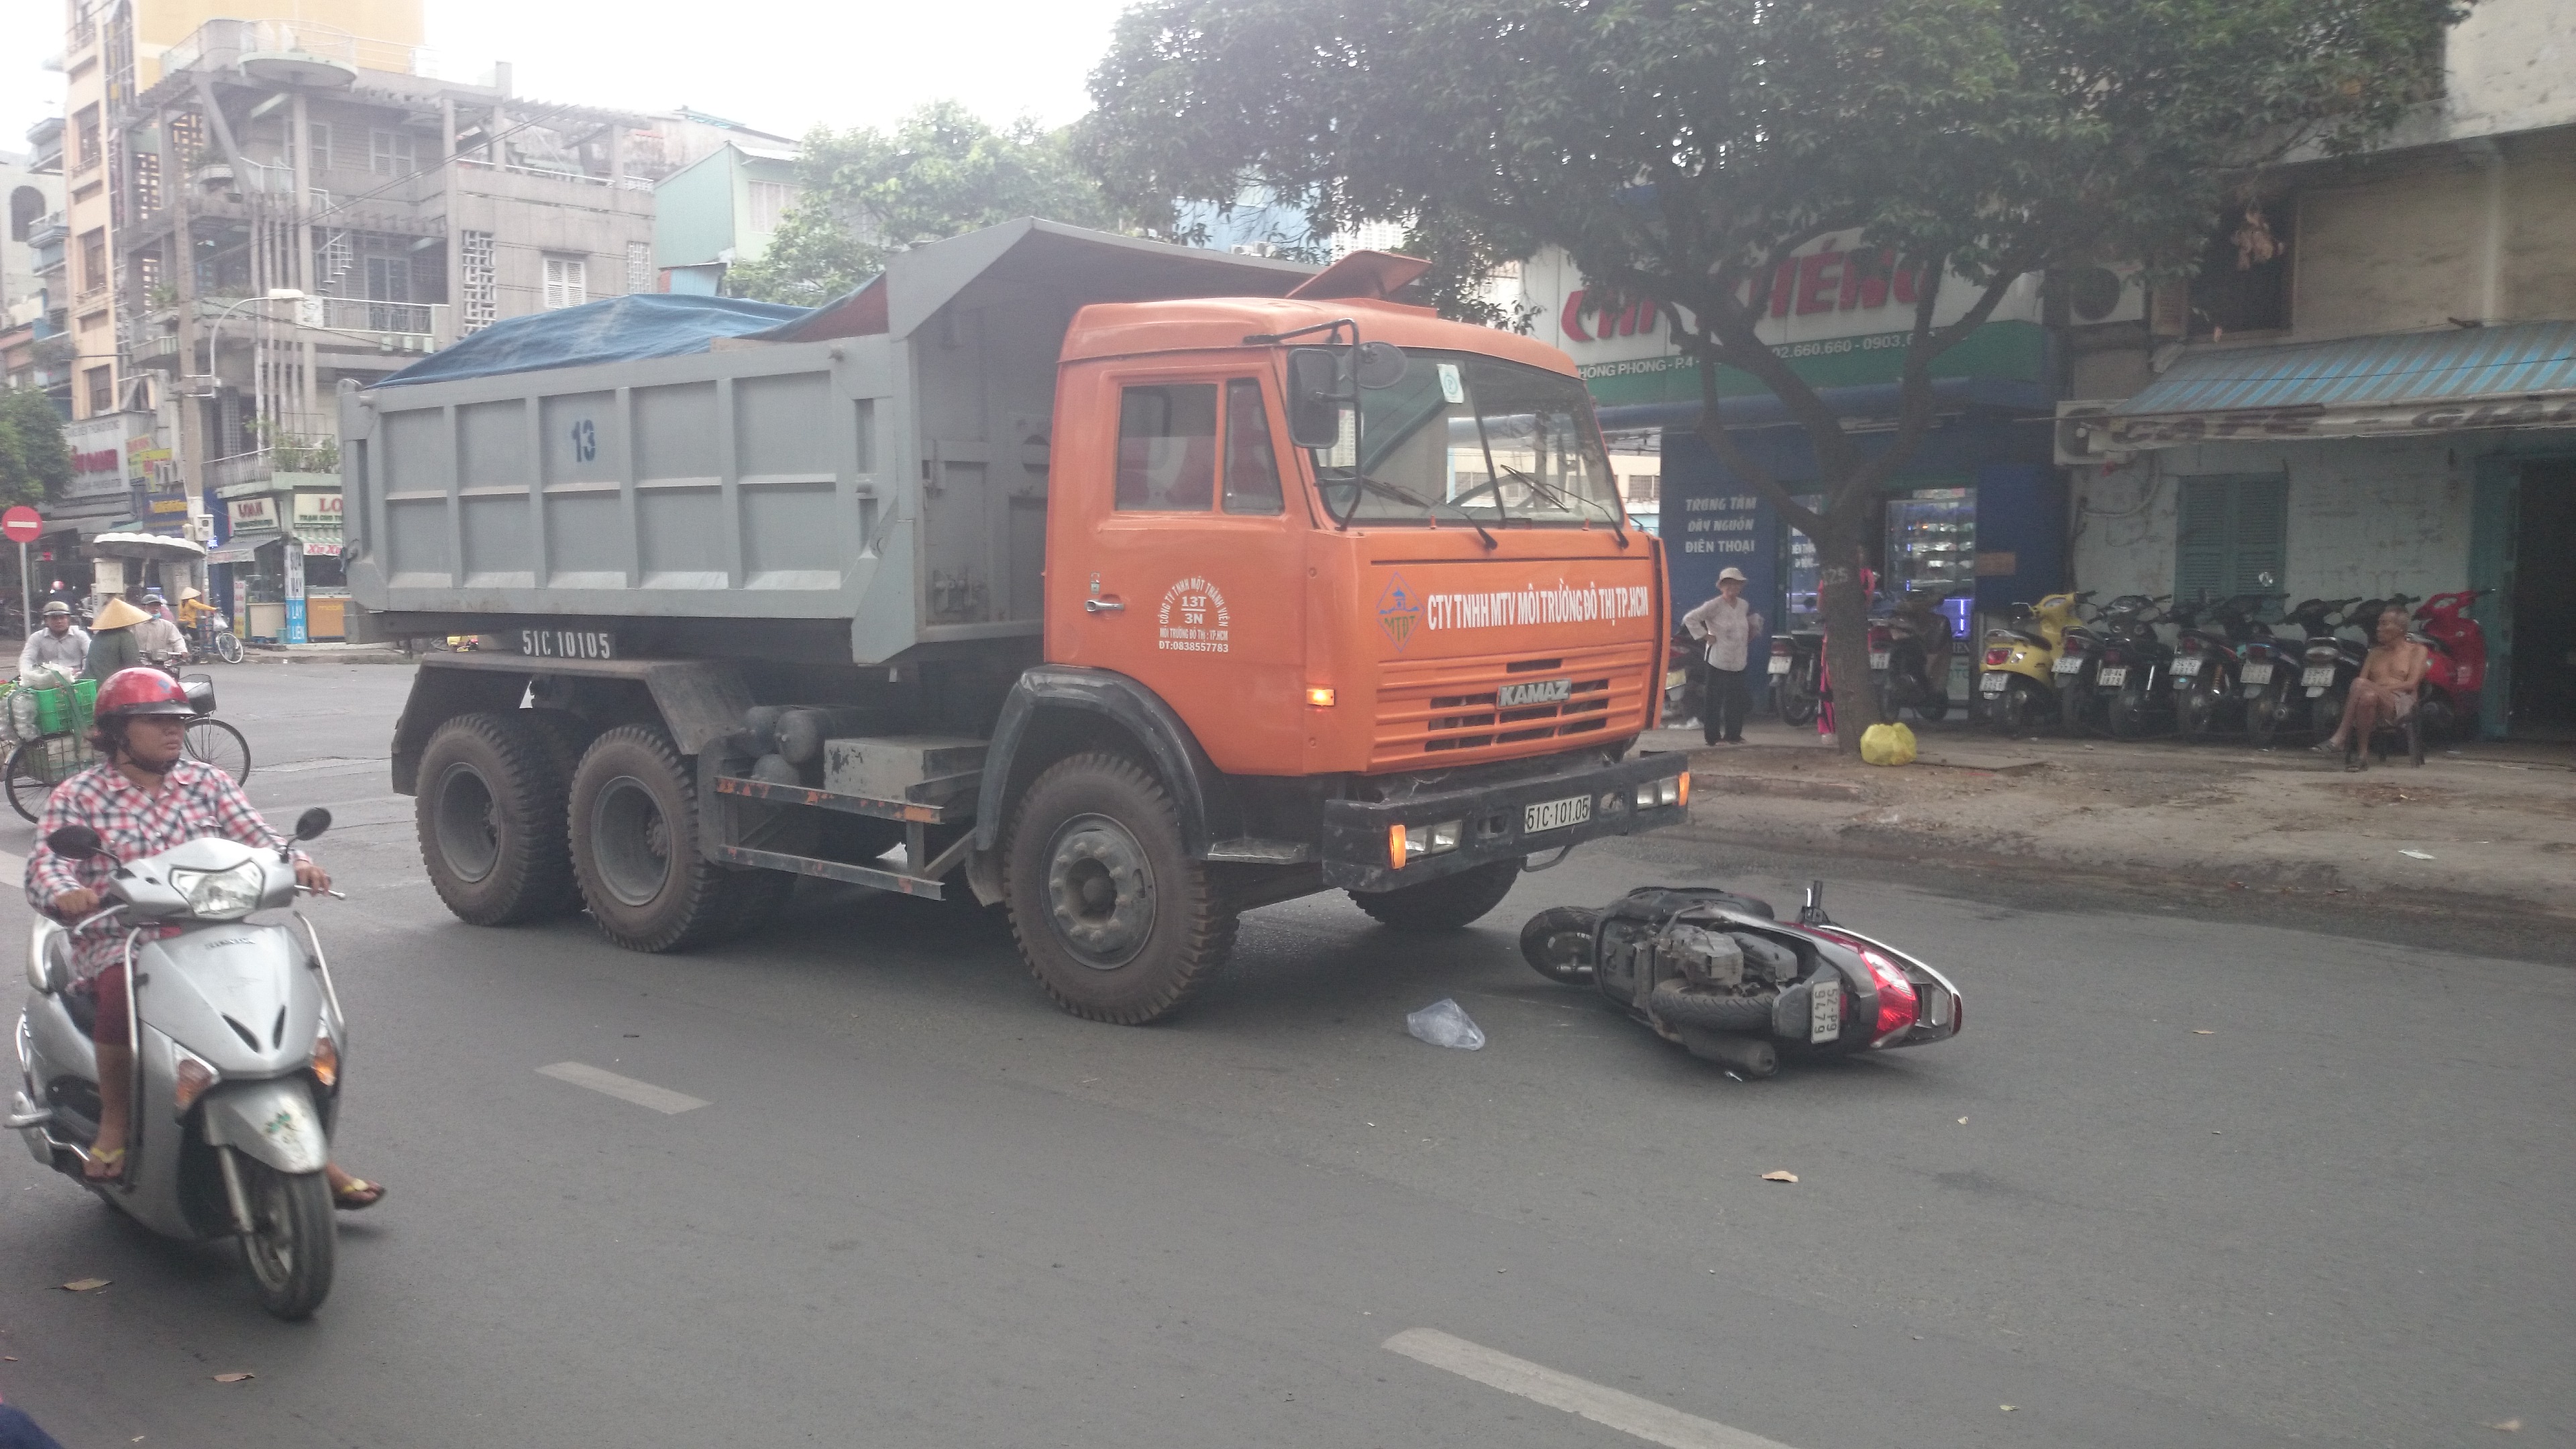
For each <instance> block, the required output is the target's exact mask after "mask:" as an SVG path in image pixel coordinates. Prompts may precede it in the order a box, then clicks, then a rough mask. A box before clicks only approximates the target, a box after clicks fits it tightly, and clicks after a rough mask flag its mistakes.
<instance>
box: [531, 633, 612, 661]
mask: <svg viewBox="0 0 2576 1449" xmlns="http://www.w3.org/2000/svg"><path fill="white" fill-rule="evenodd" d="M519 652H520V653H522V654H532V655H534V656H536V657H537V658H539V659H614V658H616V657H617V636H616V635H614V634H611V633H609V632H608V631H607V630H605V629H522V630H520V631H519Z"/></svg>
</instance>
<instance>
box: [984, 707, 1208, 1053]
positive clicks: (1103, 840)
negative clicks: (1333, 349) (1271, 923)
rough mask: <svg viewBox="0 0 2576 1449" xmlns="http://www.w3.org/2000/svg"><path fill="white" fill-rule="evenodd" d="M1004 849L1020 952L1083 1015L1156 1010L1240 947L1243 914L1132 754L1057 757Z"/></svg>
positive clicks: (1122, 1020) (1058, 999)
mask: <svg viewBox="0 0 2576 1449" xmlns="http://www.w3.org/2000/svg"><path fill="white" fill-rule="evenodd" d="M1002 858H1003V862H1004V867H1005V869H1006V871H1007V872H1008V874H1007V877H1006V879H1007V882H1008V892H1007V894H1008V898H1009V905H1010V910H1011V932H1012V934H1013V935H1014V936H1016V937H1017V938H1018V939H1019V943H1020V955H1021V956H1022V958H1024V959H1025V960H1027V962H1028V963H1029V970H1030V971H1031V972H1032V973H1033V974H1035V975H1036V977H1037V979H1038V986H1039V987H1040V988H1041V989H1042V990H1044V991H1045V992H1046V994H1047V995H1048V996H1050V997H1052V998H1054V1000H1055V1004H1056V1005H1058V1006H1060V1007H1062V1008H1064V1009H1065V1010H1066V1011H1068V1012H1071V1013H1072V1014H1074V1015H1075V1016H1079V1017H1084V1018H1087V1019H1089V1020H1092V1021H1107V1022H1115V1023H1117V1024H1119V1025H1122V1026H1139V1025H1142V1024H1144V1023H1146V1022H1149V1021H1153V1020H1155V1019H1156V1018H1158V1017H1161V1016H1163V1015H1165V1014H1166V1013H1168V1012H1170V1011H1171V1010H1172V1009H1173V1008H1175V1007H1177V1006H1179V1005H1180V1004H1181V1002H1182V1001H1183V1000H1185V999H1187V997H1188V996H1189V994H1190V992H1191V991H1192V990H1194V989H1196V987H1197V986H1198V984H1199V982H1200V981H1202V980H1204V979H1205V978H1206V977H1207V975H1208V974H1209V973H1210V972H1212V971H1214V970H1215V969H1216V968H1217V967H1218V966H1219V965H1220V964H1222V963H1223V962H1224V960H1225V958H1226V953H1227V952H1229V951H1231V950H1232V949H1233V948H1234V925H1235V917H1234V913H1233V912H1231V911H1228V910H1226V909H1225V908H1224V906H1223V904H1222V902H1221V898H1220V896H1219V893H1218V891H1217V888H1216V884H1215V882H1214V881H1213V880H1211V879H1210V878H1209V872H1208V867H1207V865H1206V863H1205V862H1203V861H1196V860H1192V859H1190V858H1189V856H1188V855H1187V854H1185V853H1184V852H1183V851H1182V849H1181V822H1180V814H1179V812H1178V811H1176V810H1174V809H1173V808H1172V800H1171V796H1170V795H1169V794H1168V793H1166V792H1165V791H1164V789H1163V787H1162V785H1161V783H1160V782H1158V781H1157V780H1155V778H1154V777H1153V776H1152V775H1151V774H1149V773H1147V772H1146V771H1145V770H1144V769H1143V768H1142V767H1141V766H1139V765H1137V764H1136V763H1135V762H1134V761H1132V760H1128V759H1125V758H1122V757H1120V756H1117V755H1111V754H1084V755H1075V756H1073V757H1072V758H1070V759H1067V760H1061V761H1058V762H1057V763H1056V764H1055V765H1053V766H1051V767H1049V768H1048V770H1047V771H1046V773H1045V774H1042V775H1040V776H1038V778H1037V781H1036V782H1035V783H1034V784H1032V785H1030V786H1029V790H1028V793H1027V794H1026V795H1024V796H1022V797H1021V800H1020V805H1019V808H1018V809H1017V810H1016V811H1014V812H1012V815H1011V827H1010V839H1009V840H1008V841H1007V842H1006V843H1005V844H1004V846H1003V857H1002Z"/></svg>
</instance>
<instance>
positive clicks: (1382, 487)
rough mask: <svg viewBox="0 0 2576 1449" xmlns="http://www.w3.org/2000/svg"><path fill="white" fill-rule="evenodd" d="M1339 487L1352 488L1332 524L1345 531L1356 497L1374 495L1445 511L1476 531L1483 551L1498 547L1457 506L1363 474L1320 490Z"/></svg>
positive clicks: (1473, 517)
mask: <svg viewBox="0 0 2576 1449" xmlns="http://www.w3.org/2000/svg"><path fill="white" fill-rule="evenodd" d="M1343 483H1348V484H1351V485H1354V486H1353V488H1352V492H1351V506H1350V507H1349V508H1347V509H1344V510H1343V511H1342V514H1341V516H1340V517H1339V518H1337V519H1335V520H1334V521H1335V522H1337V523H1339V524H1341V525H1342V526H1343V527H1345V528H1347V527H1349V526H1350V521H1351V515H1352V514H1354V513H1357V512H1359V507H1360V494H1361V493H1362V492H1368V493H1374V494H1376V495H1377V496H1378V497H1380V498H1392V499H1394V500H1395V501H1397V502H1398V503H1410V504H1412V505H1413V506H1414V507H1416V508H1419V509H1421V510H1422V511H1423V512H1424V513H1426V514H1428V513H1431V512H1433V511H1434V510H1437V509H1442V508H1446V509H1448V510H1449V511H1451V512H1453V513H1455V514H1457V515H1458V516H1459V517H1460V518H1463V519H1465V520H1466V521H1467V526H1468V527H1469V528H1472V529H1474V530H1476V536H1477V537H1478V538H1481V539H1483V540H1484V541H1485V547H1487V548H1489V549H1493V548H1500V547H1502V545H1501V544H1500V543H1497V542H1496V541H1495V540H1494V536H1493V535H1492V534H1490V533H1487V532H1486V531H1485V525H1483V524H1482V523H1479V522H1477V521H1476V515H1474V514H1472V513H1469V512H1468V511H1467V510H1466V509H1464V508H1460V507H1459V506H1458V505H1457V504H1455V503H1453V502H1450V501H1449V500H1447V499H1445V498H1425V497H1423V496H1422V495H1421V494H1419V493H1416V492H1414V491H1413V490H1412V489H1410V488H1407V487H1405V486H1404V485H1402V484H1400V483H1387V482H1382V481H1380V480H1378V479H1375V478H1371V477H1369V476H1368V475H1367V474H1365V473H1361V472H1357V471H1354V472H1352V473H1351V475H1350V476H1349V477H1347V478H1338V479H1335V480H1334V481H1333V482H1332V483H1327V484H1325V485H1324V486H1325V487H1327V488H1330V487H1334V486H1336V485H1337V484H1343Z"/></svg>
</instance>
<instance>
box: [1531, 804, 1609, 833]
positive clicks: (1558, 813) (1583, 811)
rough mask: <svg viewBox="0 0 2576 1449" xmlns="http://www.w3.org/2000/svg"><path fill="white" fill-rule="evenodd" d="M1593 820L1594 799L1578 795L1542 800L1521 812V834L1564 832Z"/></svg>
mask: <svg viewBox="0 0 2576 1449" xmlns="http://www.w3.org/2000/svg"><path fill="white" fill-rule="evenodd" d="M1591 818H1592V797H1591V796H1589V795H1576V796H1572V797H1570V798H1568V799H1564V800H1542V801H1540V802H1539V803H1538V804H1536V805H1531V806H1527V807H1524V808H1523V809H1522V811H1521V834H1523V835H1536V834H1539V833H1540V832H1542V831H1547V830H1563V829H1564V828H1566V827H1567V826H1569V825H1581V824H1582V823H1583V822H1585V821H1587V820H1589V819H1591Z"/></svg>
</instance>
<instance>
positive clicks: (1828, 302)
mask: <svg viewBox="0 0 2576 1449" xmlns="http://www.w3.org/2000/svg"><path fill="white" fill-rule="evenodd" d="M1845 255H1846V254H1845V253H1842V252H1838V251H1834V250H1831V249H1830V248H1829V249H1827V250H1825V251H1821V252H1810V253H1808V254H1807V256H1806V257H1804V258H1803V259H1801V260H1800V261H1799V263H1798V315H1799V316H1801V317H1804V316H1806V315H1807V314H1808V313H1810V312H1830V311H1832V310H1834V298H1835V296H1836V294H1838V293H1839V292H1841V291H1842V284H1843V277H1842V265H1843V257H1844V256H1845Z"/></svg>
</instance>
